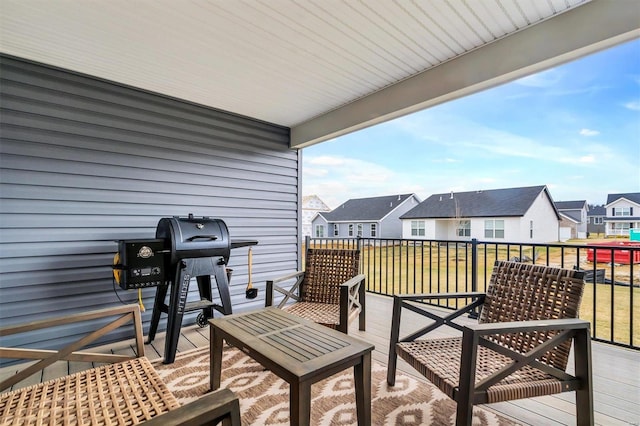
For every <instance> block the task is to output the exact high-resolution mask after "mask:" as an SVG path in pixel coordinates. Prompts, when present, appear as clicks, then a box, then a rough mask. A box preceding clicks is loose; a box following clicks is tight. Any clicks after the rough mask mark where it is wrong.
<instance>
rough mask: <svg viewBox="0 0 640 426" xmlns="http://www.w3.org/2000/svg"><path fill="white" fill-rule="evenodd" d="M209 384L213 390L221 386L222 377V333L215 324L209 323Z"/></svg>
mask: <svg viewBox="0 0 640 426" xmlns="http://www.w3.org/2000/svg"><path fill="white" fill-rule="evenodd" d="M209 329H210V334H209V336H210V337H209V348H210V352H209V386H210V388H211V390H216V389H218V388H219V387H220V381H221V379H222V344H223V342H222V340H223V339H222V334H221V333H220V332H219V331H217V329H216V327H215V326H214V325H213V324H209Z"/></svg>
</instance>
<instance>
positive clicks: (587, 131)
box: [580, 129, 600, 136]
mask: <svg viewBox="0 0 640 426" xmlns="http://www.w3.org/2000/svg"><path fill="white" fill-rule="evenodd" d="M599 134H600V132H599V131H597V130H591V129H581V130H580V135H582V136H597V135H599Z"/></svg>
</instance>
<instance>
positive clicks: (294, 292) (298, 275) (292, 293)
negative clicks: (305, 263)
mask: <svg viewBox="0 0 640 426" xmlns="http://www.w3.org/2000/svg"><path fill="white" fill-rule="evenodd" d="M294 278H295V279H296V282H295V283H294V284H293V285H292V286H291V288H290V289H289V290H287V289H284V288H282V287H281V286H279V285H278V284H279V283H281V282H283V281H288V280H291V279H294ZM303 278H304V271H296V272H293V273H291V274H287V275H283V276H281V277H278V278H274V279H272V280H267V285H266V295H265V299H264V306H265V307H268V306H273V296H274V294H275V293H276V292H278V293H282V294H284V296H285V297H284V299H282V301H280V303H279V304H278V307H279V308H282V307H283V306H284V305H285V303H286V302H287V300H289V299H294V300H298V299H299V296H298V294H299V293H298V289H299V287H300V284H301V283H302V280H303Z"/></svg>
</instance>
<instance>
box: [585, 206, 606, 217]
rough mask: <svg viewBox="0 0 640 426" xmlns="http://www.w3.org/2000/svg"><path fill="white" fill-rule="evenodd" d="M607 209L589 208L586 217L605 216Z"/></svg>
mask: <svg viewBox="0 0 640 426" xmlns="http://www.w3.org/2000/svg"><path fill="white" fill-rule="evenodd" d="M606 214H607V209H605V208H604V206H590V207H589V211H588V212H587V216H606Z"/></svg>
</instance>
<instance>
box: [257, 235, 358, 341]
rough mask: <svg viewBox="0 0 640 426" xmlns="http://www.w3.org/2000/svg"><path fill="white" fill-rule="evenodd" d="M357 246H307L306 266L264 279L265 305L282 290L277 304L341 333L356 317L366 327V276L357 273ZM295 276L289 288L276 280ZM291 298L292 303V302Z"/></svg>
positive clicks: (284, 280) (270, 303)
mask: <svg viewBox="0 0 640 426" xmlns="http://www.w3.org/2000/svg"><path fill="white" fill-rule="evenodd" d="M359 268H360V250H343V249H313V248H309V249H307V253H306V259H305V270H304V271H298V272H295V273H293V274H289V275H286V276H283V277H280V278H276V279H274V280H268V281H267V290H266V299H265V306H272V305H273V302H274V293H276V292H278V293H282V294H284V296H285V297H284V298H283V299H282V300H281V301H280V303H279V304H278V307H279V308H282V309H286V310H287V311H288V312H290V313H292V314H295V315H298V316H300V317H303V318H306V319H309V320H311V321H314V322H316V323H319V324H323V325H325V326H327V327H331V328H333V329H336V330H338V331H341V332H343V333H347V332H348V329H349V323H350V322H351V321H353V320H355V318H356V317H358V318H359V328H360V330H364V329H365V276H364V274H358V271H359ZM293 279H295V280H296V281H295V283H294V284H293V286H292V287H291V288H290V289H285V288H283V287H281V286H280V285H279V284H280V283H282V282H287V281H291V280H293ZM292 300H294V301H295V303H291V301H292Z"/></svg>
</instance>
